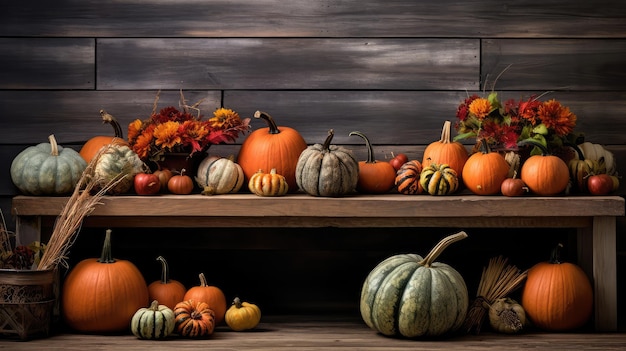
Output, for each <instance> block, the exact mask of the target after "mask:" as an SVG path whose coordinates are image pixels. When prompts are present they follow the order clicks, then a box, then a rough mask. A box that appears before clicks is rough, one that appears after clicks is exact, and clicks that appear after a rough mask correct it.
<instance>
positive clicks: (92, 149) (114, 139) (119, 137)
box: [79, 110, 128, 163]
mask: <svg viewBox="0 0 626 351" xmlns="http://www.w3.org/2000/svg"><path fill="white" fill-rule="evenodd" d="M100 116H101V117H102V123H108V124H110V125H111V126H112V127H113V131H114V135H113V136H110V135H98V136H95V137H93V138H91V139H89V140H87V142H86V143H85V144H84V145H83V147H82V148H81V149H80V152H79V154H80V156H82V158H83V159H85V161H87V163H89V162H90V161H91V159H92V158H93V157H94V156H95V155H96V154H97V153H98V151H100V149H101V148H102V147H103V146H106V145H109V144H111V143H113V144H114V145H127V146H128V142H127V141H126V140H124V133H123V132H122V127H120V124H119V123H118V122H117V119H115V117H113V116H112V115H110V114H108V113H107V112H106V111H105V110H100Z"/></svg>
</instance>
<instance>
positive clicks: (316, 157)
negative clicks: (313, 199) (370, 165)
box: [296, 129, 359, 197]
mask: <svg viewBox="0 0 626 351" xmlns="http://www.w3.org/2000/svg"><path fill="white" fill-rule="evenodd" d="M334 135H335V133H334V131H333V130H332V129H331V130H329V131H328V136H327V137H326V140H325V141H324V143H323V144H315V145H311V146H309V147H308V148H306V149H305V150H304V151H302V153H301V154H300V157H299V158H298V163H297V165H296V184H298V187H299V188H300V189H302V191H304V192H305V193H307V194H309V195H313V196H334V197H338V196H343V195H346V194H349V193H351V192H354V190H355V189H356V186H357V182H358V181H359V163H358V162H357V161H356V159H355V158H354V156H353V155H352V151H350V150H348V149H346V148H344V147H342V146H337V145H331V142H332V139H333V136H334Z"/></svg>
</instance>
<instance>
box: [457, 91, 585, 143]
mask: <svg viewBox="0 0 626 351" xmlns="http://www.w3.org/2000/svg"><path fill="white" fill-rule="evenodd" d="M540 97H541V96H535V95H533V96H531V97H529V98H527V99H520V100H514V99H509V100H507V101H505V102H504V103H501V102H500V100H499V99H498V94H497V93H496V92H491V93H489V95H488V96H487V97H480V96H478V95H476V94H474V95H471V96H469V97H467V98H466V99H465V100H464V101H463V102H462V103H461V104H460V105H459V106H458V108H457V112H456V117H457V119H458V121H457V123H456V125H455V127H456V129H457V131H458V133H459V134H458V135H457V136H456V137H455V140H460V139H467V138H477V139H478V140H481V141H484V142H486V143H487V144H488V145H489V146H490V147H491V149H492V150H498V149H501V150H502V149H503V150H515V149H517V146H518V145H519V143H521V142H525V141H534V142H535V143H540V144H541V145H543V146H544V147H546V148H547V149H548V150H550V151H552V150H556V149H558V148H560V147H562V146H563V142H564V140H567V139H570V140H571V139H574V138H576V136H575V135H574V133H573V132H574V128H575V127H576V119H577V117H576V115H575V114H574V113H572V112H571V111H570V109H569V108H568V107H566V106H563V105H562V104H561V103H560V102H559V101H557V100H555V99H550V100H547V101H540V100H539V99H540ZM540 152H541V151H540V150H539V149H537V148H534V149H533V150H532V152H531V154H536V153H540Z"/></svg>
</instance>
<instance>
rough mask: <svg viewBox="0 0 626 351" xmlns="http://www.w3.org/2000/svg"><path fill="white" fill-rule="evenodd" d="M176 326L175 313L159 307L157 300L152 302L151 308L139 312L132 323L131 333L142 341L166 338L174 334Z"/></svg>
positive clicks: (161, 306)
mask: <svg viewBox="0 0 626 351" xmlns="http://www.w3.org/2000/svg"><path fill="white" fill-rule="evenodd" d="M175 326H176V316H174V311H173V310H172V309H171V308H169V307H167V306H165V305H159V302H158V301H157V300H154V301H152V304H150V307H148V308H140V309H139V310H137V312H135V314H134V315H133V318H132V320H131V322H130V329H131V332H132V333H133V335H135V336H136V337H138V338H140V339H163V338H166V337H168V336H169V335H170V334H172V333H173V332H174V328H175Z"/></svg>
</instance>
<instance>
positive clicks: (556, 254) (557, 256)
mask: <svg viewBox="0 0 626 351" xmlns="http://www.w3.org/2000/svg"><path fill="white" fill-rule="evenodd" d="M562 247H563V244H561V243H558V245H556V247H555V248H554V249H552V253H551V254H550V263H552V264H561V248H562Z"/></svg>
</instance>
